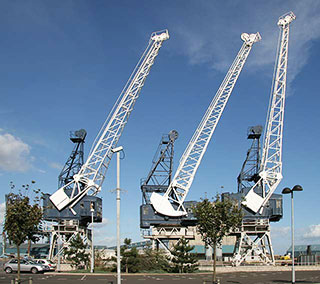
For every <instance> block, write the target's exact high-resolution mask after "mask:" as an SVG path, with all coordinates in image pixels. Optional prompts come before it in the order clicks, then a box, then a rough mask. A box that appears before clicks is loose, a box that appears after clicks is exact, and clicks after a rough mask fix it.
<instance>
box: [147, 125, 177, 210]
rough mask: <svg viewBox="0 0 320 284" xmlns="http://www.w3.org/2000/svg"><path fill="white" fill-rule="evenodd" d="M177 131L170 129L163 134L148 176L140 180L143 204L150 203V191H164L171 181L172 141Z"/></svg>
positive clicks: (174, 139) (175, 138)
mask: <svg viewBox="0 0 320 284" xmlns="http://www.w3.org/2000/svg"><path fill="white" fill-rule="evenodd" d="M177 138H178V132H177V131H176V130H171V131H170V132H169V134H166V135H163V136H162V138H161V141H160V143H159V146H158V149H157V152H156V154H155V156H154V158H153V161H152V167H151V170H150V172H149V174H148V176H147V177H146V178H145V179H144V180H143V181H142V182H141V191H142V195H143V201H144V202H145V204H150V196H151V193H152V192H159V193H165V192H166V190H167V189H168V186H169V184H170V183H171V176H172V166H173V153H174V142H175V141H176V140H177Z"/></svg>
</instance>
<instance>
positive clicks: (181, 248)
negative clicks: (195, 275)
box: [171, 238, 198, 273]
mask: <svg viewBox="0 0 320 284" xmlns="http://www.w3.org/2000/svg"><path fill="white" fill-rule="evenodd" d="M193 249H194V246H191V245H189V240H186V239H185V238H181V239H180V240H179V241H178V242H177V243H176V244H175V245H174V246H173V248H172V249H171V254H172V255H173V257H172V260H171V261H172V264H173V267H172V272H179V273H186V272H194V271H195V270H196V269H197V267H198V263H197V262H198V260H197V258H196V255H195V254H194V253H191V251H192V250H193Z"/></svg>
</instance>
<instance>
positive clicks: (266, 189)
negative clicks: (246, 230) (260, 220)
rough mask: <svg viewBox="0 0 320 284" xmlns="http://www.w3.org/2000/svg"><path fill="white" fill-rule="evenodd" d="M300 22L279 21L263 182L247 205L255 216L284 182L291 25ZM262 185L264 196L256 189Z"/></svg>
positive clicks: (286, 18) (251, 193)
mask: <svg viewBox="0 0 320 284" xmlns="http://www.w3.org/2000/svg"><path fill="white" fill-rule="evenodd" d="M295 18H296V16H295V15H294V14H293V12H289V13H287V14H285V15H283V16H281V17H280V18H279V21H278V26H279V28H280V38H279V45H278V52H277V59H276V63H275V74H274V77H273V84H272V88H271V94H272V97H271V101H270V106H269V112H268V113H269V115H268V118H267V121H268V123H267V127H266V128H267V130H266V134H265V140H264V148H263V152H262V159H261V167H260V169H261V170H260V173H259V175H260V177H261V178H260V180H259V181H258V182H257V183H256V184H255V186H253V188H252V189H251V190H250V191H249V192H248V194H247V195H246V197H245V201H244V202H243V204H244V205H245V206H246V207H248V208H249V209H250V210H252V211H253V212H256V213H257V212H259V211H260V210H262V209H263V206H264V205H265V204H266V203H267V202H268V200H269V198H270V197H271V195H272V194H273V193H274V191H275V190H276V188H277V186H278V184H279V183H280V181H281V180H282V137H283V121H284V105H285V97H286V82H287V65H288V44H289V27H290V23H291V22H292V21H293V20H294V19H295ZM261 183H262V186H263V190H262V196H260V195H259V194H257V193H256V192H255V191H254V189H255V187H256V186H258V185H259V184H261Z"/></svg>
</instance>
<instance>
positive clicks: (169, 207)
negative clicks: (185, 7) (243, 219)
mask: <svg viewBox="0 0 320 284" xmlns="http://www.w3.org/2000/svg"><path fill="white" fill-rule="evenodd" d="M241 39H242V40H243V44H242V47H241V49H240V51H239V53H238V54H237V56H236V58H235V60H234V61H233V63H232V65H231V67H230V69H229V71H228V73H227V75H226V76H225V78H224V80H223V82H222V84H221V85H220V87H219V89H218V91H217V93H216V95H215V96H214V98H213V100H212V102H211V104H210V105H209V108H208V109H207V111H206V113H205V115H204V117H203V118H202V120H201V122H200V124H199V126H198V128H197V129H196V131H195V133H194V135H193V137H192V139H191V140H190V142H189V144H188V146H187V148H186V150H185V152H184V154H183V155H182V158H181V159H180V164H179V167H178V169H177V171H176V173H175V176H174V178H173V180H172V181H171V183H170V185H169V187H168V189H167V191H166V193H165V194H164V195H160V194H159V193H156V192H153V193H152V195H151V197H150V201H151V204H152V205H153V207H154V209H155V211H156V212H158V213H160V214H162V215H165V216H171V217H179V216H185V215H187V211H186V209H185V207H184V205H183V203H184V200H185V198H186V196H187V194H188V191H189V189H190V187H191V184H192V182H193V179H194V177H195V174H196V171H197V169H198V167H199V165H200V162H201V159H202V157H203V155H204V153H205V151H206V149H207V146H208V144H209V141H210V139H211V137H212V134H213V132H214V130H215V128H216V126H217V124H218V122H219V120H220V117H221V115H222V112H223V110H224V108H225V106H226V104H227V102H228V99H229V97H230V95H231V92H232V90H233V88H234V86H235V84H236V81H237V79H238V77H239V75H240V72H241V70H242V68H243V66H244V64H245V62H246V60H247V58H248V55H249V53H250V51H251V48H252V46H253V44H254V43H255V42H258V41H260V40H261V36H260V34H259V33H256V34H250V35H249V34H247V33H243V34H242V35H241Z"/></svg>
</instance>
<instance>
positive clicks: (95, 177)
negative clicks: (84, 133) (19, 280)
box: [50, 30, 169, 210]
mask: <svg viewBox="0 0 320 284" xmlns="http://www.w3.org/2000/svg"><path fill="white" fill-rule="evenodd" d="M167 39H169V33H168V30H164V31H160V32H155V33H152V35H151V38H150V41H149V44H148V46H147V48H146V50H145V51H144V53H143V55H142V57H141V58H140V60H139V62H138V64H137V66H136V67H135V69H134V71H133V73H132V74H131V76H130V78H129V80H128V82H127V84H126V85H125V87H124V89H123V90H122V92H121V94H120V96H119V98H118V100H117V102H116V104H115V105H114V107H113V109H112V111H111V112H110V114H109V116H108V118H107V120H106V121H105V123H104V124H103V126H102V128H101V130H100V132H99V134H98V136H97V138H96V140H95V142H94V144H93V147H92V149H91V152H90V154H89V157H88V159H87V161H86V162H85V163H84V164H83V166H82V167H81V169H80V171H79V173H78V174H77V175H75V176H74V177H73V181H71V182H70V183H68V184H66V185H65V186H64V187H62V188H60V189H59V190H58V191H56V192H55V193H54V194H52V195H51V197H50V200H51V201H52V203H53V204H54V205H55V206H56V207H57V209H58V210H62V209H64V208H65V207H67V206H69V207H70V209H71V208H72V207H73V206H74V205H75V204H76V203H77V202H78V201H79V200H80V199H82V198H83V197H84V196H85V195H86V194H89V192H90V194H91V195H96V194H97V193H98V192H99V191H100V190H101V186H102V183H103V181H104V179H105V175H106V171H107V169H108V166H109V163H110V160H111V158H112V155H113V152H112V149H113V148H115V147H116V145H117V143H118V141H119V138H120V136H121V134H122V131H123V129H124V126H125V125H126V123H127V122H128V118H129V116H130V113H131V111H132V110H133V107H134V104H135V103H136V100H137V99H138V97H139V94H140V91H141V89H142V87H143V85H144V82H145V79H146V78H147V76H148V74H149V72H150V68H151V66H152V65H153V63H154V60H155V58H156V56H157V55H158V52H159V49H160V48H161V46H162V43H163V41H165V40H167ZM70 186H72V188H73V190H72V192H71V194H70V193H66V192H65V189H66V188H68V187H70ZM62 192H63V193H64V194H63V193H62Z"/></svg>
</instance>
